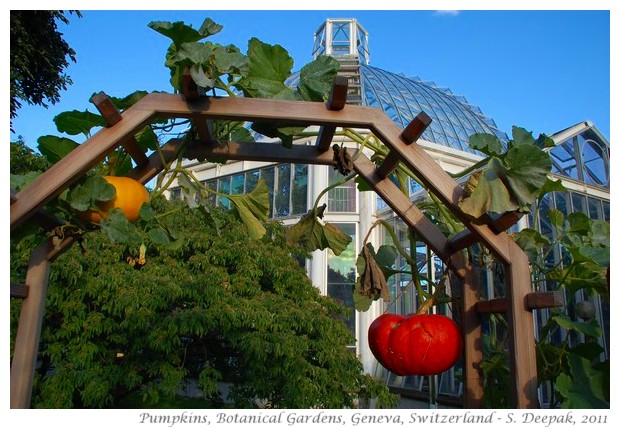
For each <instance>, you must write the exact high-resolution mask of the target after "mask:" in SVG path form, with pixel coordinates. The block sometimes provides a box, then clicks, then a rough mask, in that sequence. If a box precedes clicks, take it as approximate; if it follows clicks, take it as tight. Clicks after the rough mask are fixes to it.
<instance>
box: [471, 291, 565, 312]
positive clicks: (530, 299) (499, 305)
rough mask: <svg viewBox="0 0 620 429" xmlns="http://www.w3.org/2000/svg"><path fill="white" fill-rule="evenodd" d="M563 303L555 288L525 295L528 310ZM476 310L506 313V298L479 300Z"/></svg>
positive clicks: (559, 293)
mask: <svg viewBox="0 0 620 429" xmlns="http://www.w3.org/2000/svg"><path fill="white" fill-rule="evenodd" d="M564 304H565V303H564V295H563V294H562V292H560V291H557V290H554V291H547V292H530V293H528V294H526V295H525V308H526V309H528V310H529V311H532V310H540V309H543V308H553V307H563V306H564ZM476 311H477V312H478V313H479V314H490V313H506V312H507V311H508V300H507V299H506V298H493V299H490V300H487V301H479V302H478V303H477V304H476Z"/></svg>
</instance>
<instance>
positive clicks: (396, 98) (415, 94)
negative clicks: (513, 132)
mask: <svg viewBox="0 0 620 429" xmlns="http://www.w3.org/2000/svg"><path fill="white" fill-rule="evenodd" d="M360 77H361V88H362V91H361V92H362V104H364V105H366V106H371V107H379V108H381V109H382V110H383V111H384V112H385V113H386V114H387V115H388V116H389V117H390V118H392V120H393V121H394V122H396V123H397V124H398V125H399V126H400V127H402V128H405V127H406V126H407V125H408V124H409V122H411V121H412V120H413V118H415V116H416V115H417V114H418V113H420V112H421V111H424V113H426V114H427V115H428V116H430V117H431V118H432V119H433V122H431V125H430V126H429V127H428V128H427V129H426V131H425V132H424V134H422V139H423V140H426V141H430V142H433V143H437V144H440V145H444V146H449V147H452V148H454V149H457V150H461V151H467V152H471V153H477V152H476V151H474V150H472V149H471V148H470V147H469V145H468V140H469V136H471V135H472V134H475V133H491V134H495V135H496V136H497V137H498V138H499V139H500V140H502V141H503V142H506V141H507V140H508V136H507V135H506V133H504V132H503V131H500V130H499V129H497V126H496V125H495V122H494V121H493V119H491V118H489V117H487V116H484V115H483V114H482V111H481V110H480V108H478V107H477V106H473V105H471V104H469V103H468V102H467V100H466V99H465V97H462V96H456V95H454V94H453V93H452V92H451V91H450V90H449V89H447V88H439V87H437V86H436V85H435V84H434V83H432V82H424V81H421V80H420V79H419V78H417V77H416V78H407V77H405V76H403V75H400V74H396V73H391V72H388V71H385V70H382V69H379V68H376V67H371V66H369V65H365V64H360Z"/></svg>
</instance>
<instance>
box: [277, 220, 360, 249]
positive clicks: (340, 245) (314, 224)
mask: <svg viewBox="0 0 620 429" xmlns="http://www.w3.org/2000/svg"><path fill="white" fill-rule="evenodd" d="M351 241H352V238H351V236H350V235H349V234H346V233H344V232H342V231H341V230H340V229H338V228H337V227H336V226H334V225H332V224H330V223H328V222H325V223H321V221H319V217H318V214H317V213H316V212H315V210H310V211H308V213H306V214H305V215H304V216H303V217H302V218H301V219H300V220H299V222H297V223H296V224H295V225H293V226H291V227H290V228H289V229H288V230H287V232H286V242H287V243H288V244H289V245H291V246H299V247H301V248H302V249H305V250H307V251H309V252H312V251H314V250H324V249H327V248H329V249H331V250H332V252H334V255H336V256H338V255H340V254H341V253H342V252H343V251H344V250H345V249H346V248H347V246H348V245H349V243H350V242H351Z"/></svg>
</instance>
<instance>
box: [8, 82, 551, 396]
mask: <svg viewBox="0 0 620 429" xmlns="http://www.w3.org/2000/svg"><path fill="white" fill-rule="evenodd" d="M183 88H184V91H183V93H182V94H163V93H153V94H148V95H146V96H145V97H143V98H142V99H141V100H139V101H138V102H137V103H135V104H134V105H133V106H132V107H130V108H128V109H127V110H125V111H124V112H123V113H122V114H121V113H120V112H119V111H118V110H117V109H116V107H115V106H114V105H113V104H112V102H111V100H110V99H109V98H108V97H107V96H106V95H105V94H103V93H99V94H96V95H95V96H93V98H92V99H91V101H92V102H93V103H94V104H95V106H96V107H97V108H98V110H99V112H100V113H101V114H102V116H103V117H104V119H106V121H107V122H108V127H106V128H102V129H101V130H100V131H99V132H97V133H96V134H95V135H93V136H92V137H91V138H89V139H88V140H87V141H86V142H84V143H83V144H81V145H80V146H79V147H77V148H76V149H74V150H73V151H72V152H70V153H69V154H68V155H67V156H65V157H64V158H63V159H61V160H60V161H58V162H57V163H56V164H54V165H53V166H52V167H51V168H49V169H48V170H47V171H45V172H44V173H43V174H41V175H40V176H39V177H37V179H35V180H34V181H33V182H32V183H31V184H29V185H28V186H27V187H26V188H24V189H22V190H21V191H20V192H19V193H13V192H11V215H10V218H11V230H13V229H14V228H16V227H17V226H19V225H20V224H21V223H23V222H24V221H25V220H26V219H29V218H31V217H32V218H34V219H36V220H38V221H39V222H40V223H41V224H42V225H49V224H50V222H51V224H53V223H54V220H50V219H49V218H48V217H46V216H45V215H43V214H42V212H41V211H40V209H41V208H42V207H43V206H44V205H45V204H46V203H47V202H49V201H50V200H52V199H53V198H55V197H56V196H58V195H59V194H60V193H61V192H62V191H64V190H65V189H66V188H68V187H69V186H70V185H71V184H73V183H74V182H75V181H77V180H78V179H79V178H80V177H82V176H83V175H84V174H85V173H86V172H88V171H89V170H90V169H92V168H93V167H94V166H95V165H97V164H98V163H99V162H100V161H101V160H102V159H103V158H104V157H105V156H106V155H108V154H109V153H111V152H112V151H114V150H115V149H116V148H118V147H119V146H121V145H122V146H124V147H125V148H126V149H127V151H128V153H129V154H130V155H131V156H132V158H133V160H134V162H135V164H136V166H135V168H134V169H133V170H132V171H131V172H130V174H129V176H130V177H132V178H134V179H136V180H138V181H140V182H141V183H146V182H148V181H149V180H151V179H152V178H153V177H155V176H156V175H157V174H158V173H160V172H161V171H162V170H163V168H164V163H165V162H170V161H171V160H173V159H175V158H176V156H177V154H178V151H179V149H180V147H181V144H182V142H181V140H178V139H173V140H170V141H168V142H167V143H165V144H163V145H162V146H161V147H160V149H161V150H160V152H161V154H163V159H162V156H160V154H159V153H154V154H152V155H150V156H147V155H146V154H145V153H143V152H142V151H141V150H140V149H139V147H138V145H137V143H136V141H135V138H134V135H135V134H136V133H137V132H138V131H140V130H141V129H143V128H144V127H145V126H149V125H150V124H151V123H152V122H154V121H155V120H161V119H162V118H186V119H190V120H191V121H192V123H193V125H194V127H195V129H196V131H197V134H198V139H197V140H196V141H195V142H193V143H192V144H190V146H189V147H188V148H187V153H188V154H189V155H190V156H197V157H200V158H201V159H204V158H210V157H217V158H218V159H220V160H221V159H226V160H259V161H271V162H295V163H306V164H324V165H332V152H331V151H330V150H329V149H330V146H331V142H332V138H333V135H334V132H335V130H336V128H338V127H352V128H356V129H366V130H368V131H369V132H371V133H374V134H375V136H376V137H377V138H378V139H379V140H381V142H382V143H383V144H385V145H386V146H387V147H388V148H389V150H390V152H389V154H388V155H387V157H386V158H385V160H384V161H383V163H382V164H381V165H378V166H377V165H376V164H375V163H374V162H372V161H371V160H370V159H369V158H368V157H366V156H365V155H361V156H359V157H357V158H356V159H355V160H354V161H353V169H354V170H355V171H356V172H357V173H358V174H359V175H360V176H361V177H363V178H364V179H365V180H366V181H367V182H368V183H369V184H370V185H371V186H372V188H373V190H374V191H375V192H376V193H377V194H378V195H380V196H381V198H383V200H384V201H385V202H386V203H387V204H388V205H389V206H390V207H391V208H392V209H393V210H394V212H395V213H396V214H398V216H399V217H401V219H402V220H403V221H404V222H405V223H406V224H407V225H408V226H409V227H411V228H413V230H414V231H415V232H416V233H417V234H418V236H419V237H421V239H422V240H423V241H424V242H425V243H426V244H427V245H428V246H429V247H430V248H431V249H432V251H433V252H435V254H436V255H437V256H438V257H440V258H441V259H442V260H443V261H444V262H445V263H446V264H447V265H448V267H449V268H450V269H451V270H452V271H453V273H455V274H456V275H457V276H458V277H460V279H461V282H462V285H463V296H462V314H463V318H462V330H463V335H464V339H465V341H464V342H465V347H464V385H465V389H464V397H463V407H464V408H481V407H482V406H483V405H482V404H483V403H482V398H483V393H484V392H483V379H482V374H481V369H480V361H481V360H482V330H481V323H480V315H481V314H488V313H492V312H505V313H506V316H507V320H508V323H509V327H510V328H509V338H510V368H511V374H512V381H513V383H512V389H511V392H512V403H513V406H514V407H515V408H536V407H537V406H538V401H537V375H536V374H537V371H536V352H535V337H534V318H533V315H532V313H531V311H532V310H533V309H535V308H544V307H549V306H557V305H558V302H557V296H555V295H553V294H550V293H533V292H532V289H531V278H530V268H529V261H528V258H527V256H526V254H525V253H524V252H523V251H522V250H521V249H520V248H519V247H518V246H517V245H516V243H514V241H513V240H512V239H511V238H510V237H509V236H508V235H507V234H506V233H505V230H506V229H507V228H509V227H510V226H511V225H513V224H514V223H515V222H516V221H517V220H518V216H515V215H514V214H512V213H508V214H506V215H503V216H499V217H497V218H490V217H489V218H486V219H484V220H482V221H481V220H480V219H478V220H473V219H471V218H470V217H469V216H468V215H467V214H465V213H464V212H463V211H462V210H461V209H460V208H459V205H458V202H459V197H460V196H461V194H462V192H463V188H462V187H461V186H460V185H459V184H458V183H456V182H455V181H454V179H452V178H451V177H450V176H449V175H448V174H447V173H446V172H445V171H444V170H443V169H442V168H441V167H440V166H439V165H438V164H437V163H436V162H435V161H434V160H433V159H432V158H431V157H430V156H429V155H428V154H427V153H426V152H425V151H424V149H423V148H422V147H421V146H420V145H418V144H417V143H416V141H417V139H418V138H419V137H420V136H421V135H422V133H423V132H424V130H425V129H426V127H427V126H428V125H429V124H430V121H431V120H430V118H429V117H428V116H427V115H426V114H424V113H423V112H422V113H421V114H419V115H418V116H417V117H416V118H414V120H413V121H411V123H410V124H409V125H408V126H407V127H406V128H405V129H404V130H403V129H401V128H400V127H399V126H398V125H396V124H395V123H394V122H393V121H392V120H391V119H390V118H389V117H388V116H387V115H386V114H385V113H384V112H383V111H381V110H380V109H378V108H372V107H364V106H357V105H347V104H346V96H347V89H348V87H347V79H346V78H343V77H336V80H335V82H334V86H333V88H332V92H331V94H330V97H329V99H328V100H327V101H326V102H325V103H321V102H304V101H288V100H273V99H251V98H240V97H239V98H232V97H224V98H219V97H207V96H204V95H201V94H200V93H199V92H198V91H197V88H195V86H193V83H192V82H191V81H190V80H189V76H187V80H186V81H185V84H184V87H183ZM213 120H243V121H263V122H269V121H273V122H275V121H278V122H281V121H286V122H287V123H291V124H295V125H303V126H312V125H314V126H319V127H320V131H319V134H318V137H317V142H316V145H315V146H296V145H294V146H293V148H290V149H288V148H285V147H283V146H282V145H281V144H278V143H245V142H244V143H239V142H233V141H227V142H220V141H216V140H215V139H214V138H213V136H212V134H211V132H210V128H211V127H210V124H211V123H212V121H213ZM400 162H402V163H403V164H404V165H405V166H406V167H408V168H409V169H410V170H411V171H412V172H413V173H414V174H415V175H416V177H417V178H419V179H420V181H421V182H422V183H423V184H424V186H425V187H426V188H427V189H428V190H429V191H430V192H433V193H434V194H435V195H437V197H438V198H439V199H440V200H441V201H442V203H443V204H445V206H446V207H447V208H448V209H449V210H450V211H451V212H453V213H454V214H455V215H456V216H457V217H458V218H459V219H460V220H461V221H462V222H463V224H464V225H465V226H466V227H467V229H466V230H465V231H463V232H462V233H459V234H457V235H455V236H453V237H446V236H445V235H444V234H443V233H442V232H441V231H440V230H439V229H438V227H437V226H436V225H435V224H434V223H432V222H431V220H430V219H428V218H427V217H426V216H425V215H424V213H422V212H421V211H420V210H419V209H418V208H417V207H416V206H415V205H414V204H413V203H412V201H411V200H410V199H409V197H408V196H407V195H405V194H404V193H403V192H402V191H401V190H400V189H399V188H398V187H397V186H396V185H395V184H394V183H393V182H392V181H391V180H390V179H389V178H388V176H389V174H390V173H391V172H392V171H393V170H394V169H395V168H396V167H397V165H398V163H400ZM72 241H73V239H72V238H71V237H68V238H66V239H65V240H64V241H62V242H61V243H60V245H58V244H57V245H56V246H54V245H52V243H51V240H49V241H46V242H44V243H43V244H41V245H39V246H38V247H37V248H35V249H34V250H33V251H32V253H31V257H30V261H29V267H28V271H27V275H26V282H25V285H11V296H12V297H15V298H21V299H23V305H22V309H21V313H20V319H19V325H18V329H17V336H16V341H15V350H14V354H13V360H12V362H11V408H28V407H29V406H30V400H31V393H32V383H33V378H34V371H35V364H36V359H37V354H38V347H39V340H40V334H41V327H42V323H43V314H44V311H45V299H46V292H47V286H48V280H49V272H50V266H51V263H52V262H53V261H54V260H55V258H56V257H57V256H58V255H59V254H60V253H61V252H62V251H63V250H64V249H66V248H67V247H68V246H69V245H70V244H71V243H72ZM475 243H481V244H482V245H484V246H485V247H487V248H488V249H489V250H490V252H491V253H493V254H494V255H495V257H497V259H498V260H499V261H501V263H503V264H504V265H505V267H506V274H507V276H506V277H507V296H506V297H504V298H498V299H495V300H491V301H479V298H478V295H477V290H478V279H477V277H476V276H475V274H474V271H473V267H472V265H471V264H470V263H469V262H468V260H467V258H466V256H465V254H464V252H463V250H464V249H466V248H467V247H468V246H471V245H473V244H475Z"/></svg>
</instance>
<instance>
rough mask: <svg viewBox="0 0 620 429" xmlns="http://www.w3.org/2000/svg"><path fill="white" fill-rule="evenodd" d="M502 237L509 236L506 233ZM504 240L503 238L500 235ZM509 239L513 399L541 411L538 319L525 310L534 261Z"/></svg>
mask: <svg viewBox="0 0 620 429" xmlns="http://www.w3.org/2000/svg"><path fill="white" fill-rule="evenodd" d="M502 236H504V237H507V236H506V234H505V233H504V234H503V235H502ZM498 237H500V236H498ZM507 240H508V243H507V244H508V252H509V254H508V262H507V263H506V277H505V278H506V298H507V299H508V312H507V313H506V320H507V322H508V340H509V350H510V373H511V377H512V380H513V383H512V384H511V386H510V387H511V396H512V398H513V407H514V408H539V406H540V404H539V403H538V368H537V361H536V359H537V358H536V337H535V326H534V316H533V314H532V313H531V312H529V311H526V309H525V308H524V301H525V299H524V298H525V296H526V295H527V294H528V293H530V292H531V291H532V282H531V275H532V273H531V272H530V261H529V259H528V257H527V255H526V254H525V253H524V252H523V250H521V248H520V247H519V246H518V245H517V243H515V242H514V241H512V240H511V239H510V238H507Z"/></svg>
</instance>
